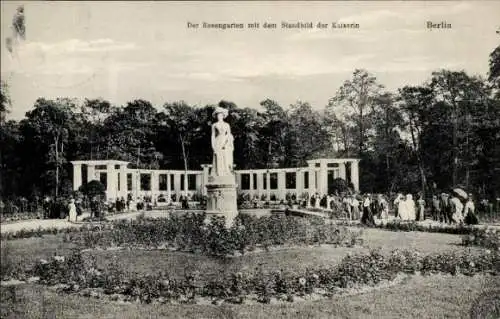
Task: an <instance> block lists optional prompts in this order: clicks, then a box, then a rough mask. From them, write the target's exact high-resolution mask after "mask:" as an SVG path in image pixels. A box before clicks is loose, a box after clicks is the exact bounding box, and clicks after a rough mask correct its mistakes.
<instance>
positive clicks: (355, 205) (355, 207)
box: [350, 194, 361, 220]
mask: <svg viewBox="0 0 500 319" xmlns="http://www.w3.org/2000/svg"><path fill="white" fill-rule="evenodd" d="M350 204H351V211H352V218H353V220H359V219H360V218H361V214H360V212H359V200H358V198H357V196H356V194H353V195H352V197H351V202H350Z"/></svg>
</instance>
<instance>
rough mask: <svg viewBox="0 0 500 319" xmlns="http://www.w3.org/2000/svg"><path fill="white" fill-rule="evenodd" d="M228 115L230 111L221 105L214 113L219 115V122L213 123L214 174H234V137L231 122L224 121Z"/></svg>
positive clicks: (215, 115) (216, 115)
mask: <svg viewBox="0 0 500 319" xmlns="http://www.w3.org/2000/svg"><path fill="white" fill-rule="evenodd" d="M227 115H228V111H227V110H226V109H224V108H221V107H217V108H216V109H215V111H214V113H213V116H214V117H217V122H215V123H214V124H213V125H212V149H213V151H214V157H213V166H212V167H213V169H212V175H213V176H228V175H232V174H233V150H234V144H233V142H234V137H233V135H232V134H231V127H230V126H229V124H228V123H226V122H224V119H225V118H226V117H227Z"/></svg>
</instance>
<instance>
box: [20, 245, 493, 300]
mask: <svg viewBox="0 0 500 319" xmlns="http://www.w3.org/2000/svg"><path fill="white" fill-rule="evenodd" d="M415 273H421V274H423V275H428V274H436V273H444V274H451V275H458V274H463V275H468V276H472V275H475V274H478V273H490V274H492V275H498V274H500V254H499V253H498V251H493V252H492V251H489V250H484V251H481V252H479V253H470V252H447V253H441V254H437V253H436V254H429V255H421V254H419V253H417V252H414V251H400V250H395V251H392V252H391V253H390V254H388V255H384V254H382V253H381V252H379V251H377V250H374V251H371V252H370V253H369V254H366V253H365V254H355V255H348V256H346V257H345V258H344V259H343V260H342V261H341V262H340V264H338V265H336V266H332V267H328V268H319V269H309V270H307V271H305V272H300V273H289V272H283V271H278V272H272V273H265V272H263V271H261V270H257V271H255V272H252V273H240V272H238V273H225V274H221V275H220V276H218V277H217V278H204V277H203V275H201V274H200V273H196V274H192V273H186V274H185V276H184V278H181V279H174V278H173V277H172V276H169V274H168V273H165V272H159V273H158V274H156V275H150V274H146V275H139V274H133V273H125V272H123V271H122V270H120V268H119V267H112V266H110V267H107V268H106V269H98V268H97V266H96V264H95V263H94V262H93V261H92V259H86V258H83V256H82V255H81V253H79V252H76V253H74V254H73V255H71V256H69V257H67V258H64V257H62V256H55V257H52V258H51V259H50V260H41V261H40V262H38V263H36V265H34V267H33V268H32V269H31V270H29V271H28V272H27V276H35V277H38V278H39V281H40V283H43V284H46V285H50V286H55V287H57V289H58V290H59V291H61V292H62V291H64V292H68V293H79V294H80V295H83V296H87V297H94V298H109V299H111V300H115V301H116V300H121V301H136V302H144V303H151V302H160V303H164V302H175V303H179V302H181V303H183V302H184V303H189V302H191V303H192V302H196V301H198V300H199V299H200V298H207V299H209V300H212V301H213V302H222V301H225V302H230V303H243V302H246V301H251V300H253V301H258V302H262V303H269V302H271V301H272V300H283V301H294V300H295V299H297V298H301V297H305V296H307V295H311V294H315V295H316V296H319V297H328V296H331V295H333V294H335V293H339V292H341V291H342V289H343V288H353V287H362V286H366V285H368V286H375V285H377V284H380V283H382V282H391V281H393V280H395V279H396V278H397V276H398V275H400V274H415Z"/></svg>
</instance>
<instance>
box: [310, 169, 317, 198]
mask: <svg viewBox="0 0 500 319" xmlns="http://www.w3.org/2000/svg"><path fill="white" fill-rule="evenodd" d="M315 166H316V164H315V163H309V189H308V191H309V197H311V196H312V195H313V194H314V193H316V167H315Z"/></svg>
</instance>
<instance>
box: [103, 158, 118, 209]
mask: <svg viewBox="0 0 500 319" xmlns="http://www.w3.org/2000/svg"><path fill="white" fill-rule="evenodd" d="M116 182H117V180H116V172H115V165H114V164H109V163H108V164H106V200H115V199H116V188H117V187H116V186H117V185H116V184H117V183H116Z"/></svg>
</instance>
